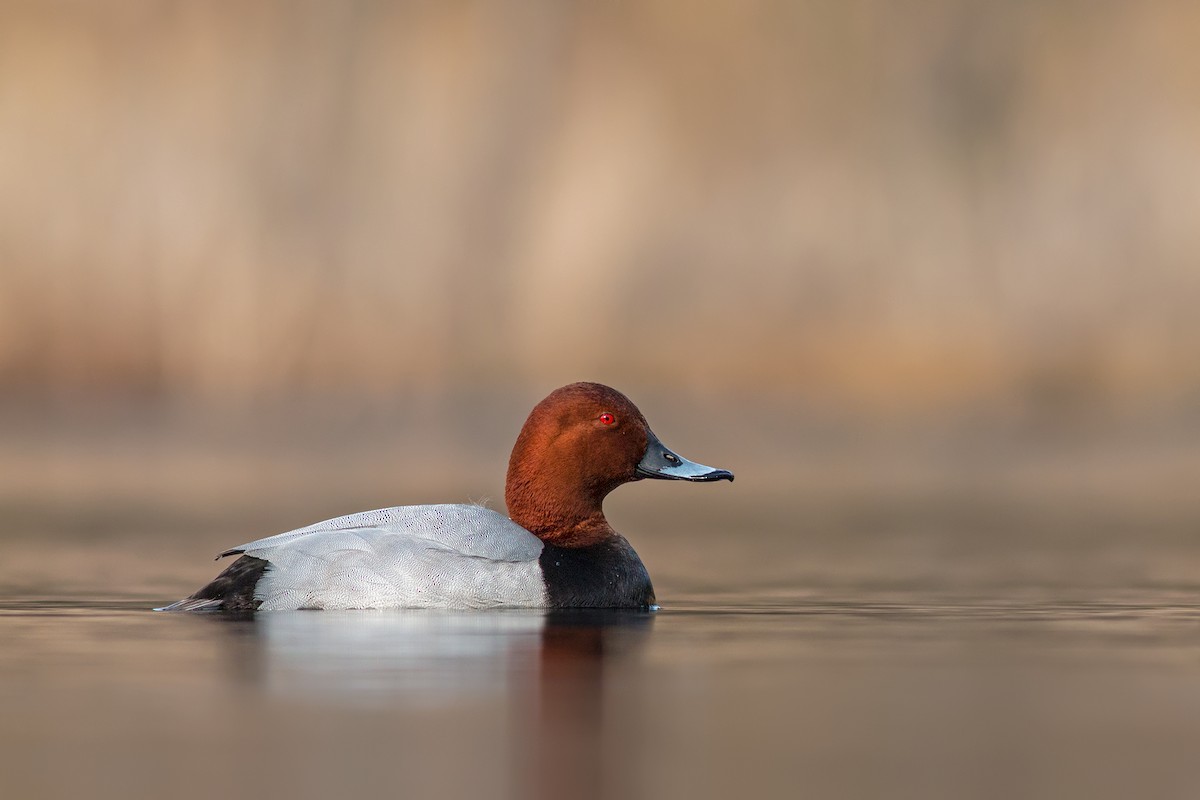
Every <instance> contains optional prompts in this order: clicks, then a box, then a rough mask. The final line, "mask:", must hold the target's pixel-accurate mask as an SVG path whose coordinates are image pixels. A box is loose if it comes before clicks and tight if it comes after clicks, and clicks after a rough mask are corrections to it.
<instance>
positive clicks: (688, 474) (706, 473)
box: [637, 432, 733, 481]
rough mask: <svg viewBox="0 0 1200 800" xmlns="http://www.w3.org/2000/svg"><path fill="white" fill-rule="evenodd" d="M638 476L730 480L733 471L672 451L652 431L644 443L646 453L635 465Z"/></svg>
mask: <svg viewBox="0 0 1200 800" xmlns="http://www.w3.org/2000/svg"><path fill="white" fill-rule="evenodd" d="M637 476H638V477H639V478H657V479H659V480H669V481H732V480H733V473H732V472H730V471H729V470H727V469H717V468H716V467H706V466H704V465H703V464H697V463H696V462H695V461H688V460H687V459H686V458H684V457H683V456H680V455H677V454H676V453H674V452H672V451H671V449H670V448H668V447H667V446H666V445H665V444H663V443H662V442H661V441H659V439H658V437H657V436H655V435H654V433H653V432H651V433H650V441H649V443H647V445H646V454H645V455H644V456H642V460H641V461H640V462H638V465H637Z"/></svg>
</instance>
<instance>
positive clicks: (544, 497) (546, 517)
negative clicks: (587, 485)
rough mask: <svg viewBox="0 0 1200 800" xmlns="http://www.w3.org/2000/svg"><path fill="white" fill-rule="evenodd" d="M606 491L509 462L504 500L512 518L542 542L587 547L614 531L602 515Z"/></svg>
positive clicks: (562, 545) (611, 535) (614, 534)
mask: <svg viewBox="0 0 1200 800" xmlns="http://www.w3.org/2000/svg"><path fill="white" fill-rule="evenodd" d="M607 494H608V492H607V491H595V492H590V491H587V490H586V489H582V488H581V487H578V486H574V485H572V484H571V483H570V482H564V481H562V480H561V479H560V480H555V475H554V474H553V473H552V472H551V473H546V472H540V471H537V470H529V469H522V468H521V466H520V465H512V464H510V466H509V470H508V481H507V485H506V487H505V490H504V502H505V505H507V506H508V516H509V517H510V518H511V519H512V521H513V522H515V523H517V524H518V525H520V526H521V527H522V528H524V529H525V530H527V531H529V532H530V533H532V534H534V535H535V536H537V537H538V538H539V539H541V540H542V541H544V542H548V543H550V544H554V545H557V546H559V547H587V546H589V545H594V544H599V543H600V542H604V541H607V540H609V539H612V538H613V537H615V536H616V535H617V534H616V532H615V531H614V530H613V529H612V526H611V525H609V524H608V520H607V519H605V518H604V509H603V507H602V503H603V501H604V496H605V495H607Z"/></svg>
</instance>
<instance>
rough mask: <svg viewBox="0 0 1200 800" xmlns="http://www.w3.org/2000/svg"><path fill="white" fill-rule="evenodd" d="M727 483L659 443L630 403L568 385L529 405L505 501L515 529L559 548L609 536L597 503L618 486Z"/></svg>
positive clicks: (599, 388)
mask: <svg viewBox="0 0 1200 800" xmlns="http://www.w3.org/2000/svg"><path fill="white" fill-rule="evenodd" d="M643 478H657V479H662V480H684V481H720V480H729V481H732V480H733V473H732V472H729V471H728V470H724V469H716V468H714V467H706V466H704V465H703V464H697V463H695V462H693V461H688V460H687V459H686V458H683V457H682V456H680V455H678V454H676V453H674V452H672V451H671V450H670V449H669V448H667V447H666V446H665V445H664V444H663V443H662V441H660V440H659V438H658V437H657V436H655V435H654V432H653V431H651V430H650V426H649V425H648V424H647V423H646V418H645V417H644V416H642V412H641V411H639V410H638V408H637V406H635V405H634V404H633V403H632V402H631V401H630V400H629V398H628V397H626V396H625V395H623V394H621V393H620V392H618V391H617V390H616V389H613V388H611V387H609V386H605V385H603V384H600V383H572V384H570V385H568V386H564V387H562V388H561V389H556V390H554V391H553V392H551V393H550V395H549V396H547V397H546V399H545V400H542V402H540V403H538V404H537V405H536V406H534V409H533V411H531V412H530V414H529V418H528V419H527V420H526V421H525V425H524V427H523V428H521V433H520V435H519V436H518V437H517V443H516V445H514V446H513V451H512V456H511V458H510V459H509V462H508V478H507V481H506V485H505V491H504V500H505V503H506V505H507V506H508V513H509V516H510V517H511V518H512V520H513V521H514V522H516V523H517V524H519V525H521V526H522V527H524V528H525V529H526V530H529V531H531V532H533V533H534V534H536V535H537V536H539V537H541V538H542V539H543V540H544V541H547V542H552V543H553V544H556V545H558V546H560V547H583V546H586V545H590V544H595V543H598V542H600V541H603V540H604V539H605V538H607V537H609V536H613V535H615V534H614V532H613V530H612V528H611V527H610V526H609V524H608V522H607V521H606V520H605V518H604V512H603V510H602V504H603V501H604V498H605V497H606V496H607V495H608V493H609V492H611V491H612V490H613V489H615V488H617V487H618V486H620V485H621V484H623V483H629V482H631V481H636V480H641V479H643Z"/></svg>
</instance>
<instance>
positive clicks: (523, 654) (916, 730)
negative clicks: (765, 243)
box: [0, 405, 1200, 800]
mask: <svg viewBox="0 0 1200 800" xmlns="http://www.w3.org/2000/svg"><path fill="white" fill-rule="evenodd" d="M471 408H472V409H474V407H471ZM481 408H482V411H481V414H482V415H483V416H482V417H481V419H483V421H476V422H472V420H474V419H475V417H474V416H472V415H471V414H466V415H464V417H463V420H462V421H461V424H459V423H455V424H452V425H451V424H447V425H446V426H445V427H444V428H438V429H436V430H433V432H431V433H430V432H423V428H422V427H421V426H420V425H417V426H416V427H414V428H413V429H411V430H410V429H407V428H406V429H404V430H397V431H395V432H392V433H389V434H388V435H389V436H390V437H391V438H388V439H385V440H381V441H377V438H378V437H377V432H378V430H379V429H378V428H372V427H371V426H369V425H365V426H364V427H363V430H362V433H361V436H360V435H359V434H354V431H352V430H351V431H347V430H344V429H336V430H335V433H336V435H331V434H329V433H328V425H327V424H324V423H322V424H315V423H314V424H306V425H299V424H295V425H292V424H288V425H283V424H282V423H281V424H280V426H279V427H278V428H271V427H270V426H267V427H266V428H264V429H262V430H260V429H259V428H254V427H248V428H245V429H239V428H236V427H233V428H230V427H229V426H225V425H215V424H213V425H212V426H211V427H201V428H200V429H198V430H196V431H194V432H192V433H188V429H187V428H186V427H184V428H180V427H179V426H178V425H176V424H175V422H172V421H171V420H170V419H168V420H167V421H166V422H163V423H162V426H163V428H162V430H159V429H156V428H154V427H153V425H154V424H155V423H154V420H155V419H156V417H155V416H154V415H136V416H137V423H136V424H134V423H132V422H129V423H128V424H124V425H122V424H116V423H114V424H107V423H106V424H103V425H95V426H92V427H88V426H83V427H82V428H80V429H79V430H75V429H72V428H69V427H67V428H63V426H61V425H59V424H57V423H55V424H54V425H51V424H50V422H46V423H45V424H44V426H43V428H40V429H39V428H37V426H31V425H25V426H23V427H22V426H10V429H8V430H6V435H8V434H9V433H10V432H11V433H12V436H11V437H10V438H8V439H6V443H5V444H6V446H5V448H0V478H2V480H0V520H3V521H4V522H3V525H0V798H3V799H4V800H7V798H79V797H88V798H100V799H101V800H104V799H106V798H122V799H124V798H141V797H146V798H162V797H170V798H192V797H195V798H212V797H214V796H220V797H231V798H234V797H255V798H261V797H295V798H308V797H330V796H335V797H349V796H363V797H365V796H388V797H393V796H400V797H414V798H458V797H475V798H515V799H523V798H554V799H555V800H558V799H559V798H584V799H585V800H587V799H588V798H598V799H599V798H659V799H661V800H672V799H673V798H687V800H702V799H703V798H722V800H724V798H730V797H734V798H796V797H814V798H839V799H841V798H849V799H850V800H855V799H856V798H880V797H887V798H914V799H915V798H920V799H921V800H937V799H940V798H947V799H952V800H962V799H964V798H967V799H970V798H984V799H985V800H990V799H991V798H995V800H1009V799H1010V798H1048V799H1049V798H1053V799H1054V800H1064V799H1067V800H1070V799H1071V798H1088V799H1089V800H1092V799H1093V798H1101V799H1102V800H1103V799H1104V798H1130V797H1137V798H1195V797H1200V759H1197V758H1196V752H1197V745H1198V744H1200V577H1198V576H1200V547H1198V546H1197V539H1196V531H1197V530H1200V504H1198V503H1197V501H1196V500H1195V492H1194V487H1193V486H1192V484H1193V483H1194V476H1195V475H1196V474H1197V472H1196V470H1197V469H1198V468H1200V458H1198V457H1197V454H1200V437H1198V436H1197V435H1196V434H1195V433H1191V434H1189V435H1188V436H1183V435H1177V432H1172V431H1165V432H1164V433H1163V435H1162V436H1161V437H1160V438H1161V441H1159V440H1155V441H1153V442H1150V443H1149V444H1144V445H1137V446H1135V444H1136V442H1133V443H1131V441H1126V440H1125V439H1121V438H1119V437H1118V438H1116V439H1114V440H1113V441H1112V442H1110V443H1108V444H1104V443H1103V442H1102V443H1100V444H1095V443H1092V442H1090V441H1085V440H1080V441H1079V442H1078V443H1076V444H1071V443H1070V442H1066V443H1064V442H1062V441H1049V440H1047V437H1046V436H1043V435H1040V434H1039V435H1037V436H1032V437H1031V438H1030V440H1029V441H1016V440H1014V439H1013V437H1008V436H999V435H997V436H993V437H992V438H987V437H984V438H981V439H976V438H967V439H965V440H963V441H961V442H958V441H957V440H953V439H949V438H947V439H938V438H937V437H936V436H934V435H932V434H930V435H929V436H925V435H921V436H917V435H915V434H914V435H913V436H910V437H907V438H904V439H903V440H901V441H899V443H898V444H895V446H893V445H891V444H887V445H886V446H884V445H878V446H876V445H873V444H871V443H870V442H867V443H865V444H862V445H861V446H860V445H859V444H858V443H857V439H853V440H851V441H849V442H843V441H831V442H824V440H822V439H820V438H819V437H807V438H805V437H804V436H801V435H800V434H796V433H794V432H793V433H789V431H793V428H792V427H789V425H788V424H785V422H786V420H783V421H781V420H779V419H775V418H772V417H770V416H769V415H765V414H764V415H763V419H764V420H765V421H764V422H763V423H762V425H761V429H758V428H748V427H737V428H736V429H729V430H727V429H726V427H720V426H718V427H713V426H711V425H709V424H707V423H706V420H708V419H709V418H708V417H703V419H702V420H701V422H702V423H705V424H697V425H695V426H693V427H691V428H689V427H688V426H686V425H680V426H679V427H680V430H677V431H676V430H672V431H671V432H670V433H669V439H668V442H669V443H670V444H672V445H673V446H676V447H679V448H680V449H681V451H682V452H684V453H685V454H686V455H688V456H694V457H696V458H698V459H700V460H701V461H704V462H705V463H714V464H720V465H722V466H729V467H731V468H733V469H734V470H735V472H737V475H738V480H737V482H736V483H735V484H722V485H720V486H718V487H713V486H703V487H697V486H685V485H680V484H673V483H657V482H655V483H653V484H651V483H650V482H647V483H646V484H641V485H637V486H631V487H625V488H622V489H621V490H619V491H618V492H616V493H614V495H613V496H612V497H611V498H610V499H609V500H608V501H607V503H606V511H607V513H608V515H609V519H610V520H611V521H612V522H613V524H614V525H615V527H616V528H617V529H618V530H621V531H622V532H624V533H626V535H628V536H629V538H630V540H631V542H632V543H633V544H634V546H635V547H636V548H637V550H638V552H639V553H640V554H641V556H642V558H643V560H644V561H645V563H646V564H647V566H648V568H649V570H650V573H651V575H652V577H653V579H654V582H655V587H656V589H657V591H658V597H659V599H660V602H661V603H662V609H661V610H660V611H658V612H657V613H653V614H645V613H590V614H543V613H539V612H524V611H509V612H494V613H493V612H474V613H469V614H463V613H443V612H436V611H422V612H352V613H332V612H295V613H278V614H264V615H259V616H258V617H255V618H249V619H226V618H223V617H214V616H196V615H181V614H162V613H154V612H152V611H150V609H151V608H152V607H154V606H159V605H162V604H164V603H166V602H170V601H173V600H176V599H179V598H180V597H182V596H184V595H186V594H187V593H189V592H190V591H192V590H193V589H195V588H197V587H198V586H200V585H201V584H203V583H204V582H206V581H207V580H208V579H209V578H211V577H212V576H213V575H214V574H215V573H216V571H217V570H218V569H220V566H221V565H219V564H215V563H213V562H212V561H211V558H212V556H213V555H215V554H216V553H218V552H220V551H222V550H223V549H225V548H227V547H229V546H231V545H234V544H237V543H239V542H243V541H247V540H249V539H253V538H257V537H259V536H264V535H268V534H271V533H275V532H278V531H280V530H286V529H288V528H290V527H296V526H298V525H302V524H305V523H308V522H312V521H314V520H318V519H323V518H327V517H331V516H335V515H336V514H340V513H346V512H349V511H354V510H360V509H364V508H376V507H380V506H382V505H387V504H390V503H404V502H454V501H461V500H464V499H478V498H479V497H481V496H485V495H486V496H491V497H493V498H497V497H500V496H502V488H503V487H502V486H501V485H500V482H501V481H502V480H503V475H504V463H505V458H506V457H507V448H508V447H509V446H510V441H509V435H508V434H507V433H506V434H505V435H503V436H501V435H500V434H499V433H496V432H497V431H506V430H508V428H506V427H505V424H508V425H509V427H511V420H509V421H508V422H507V423H505V424H501V422H502V421H497V420H494V419H488V418H487V416H486V413H484V412H488V410H489V409H491V406H488V405H484V406H482V407H481ZM475 410H479V409H475ZM524 410H525V409H524V407H523V406H522V407H521V408H518V409H516V410H515V411H514V412H513V414H512V415H510V416H513V417H514V418H517V419H518V421H519V414H518V412H519V413H520V414H523V413H524ZM491 413H495V412H494V411H493V412H491ZM702 416H703V415H702ZM750 418H751V419H758V416H757V415H755V416H752V417H750ZM397 419H398V420H400V421H404V420H423V419H424V417H422V416H421V415H418V414H415V413H414V414H409V415H404V414H400V415H398V416H397ZM788 419H790V417H788ZM146 420H149V421H146ZM51 422H53V420H51ZM118 422H120V421H119V420H118ZM318 422H321V421H320V420H318ZM472 424H474V425H475V428H472V427H471V425H472ZM675 424H676V425H679V423H678V422H676V423H675ZM81 425H82V423H81ZM147 426H149V427H147ZM941 427H942V426H938V430H941ZM476 429H478V430H476ZM264 430H265V432H263V431H264ZM388 430H390V428H389V429H388ZM1189 430H1190V429H1189ZM309 431H313V432H315V433H311V434H306V432H309ZM755 431H757V433H756V432H755ZM483 432H490V433H489V435H491V436H492V438H487V437H486V436H483V435H482V433H483ZM659 432H660V433H663V434H664V435H667V431H665V430H664V431H659ZM306 435H310V436H314V437H316V438H315V439H314V440H313V441H312V442H309V443H308V444H304V441H305V440H304V437H305V436H306ZM255 436H258V437H259V439H255ZM356 436H358V437H359V438H355V437H356ZM722 436H724V437H725V438H724V439H722V438H721V437H722ZM263 437H266V438H265V439H264V438H263ZM272 437H273V438H272ZM343 440H345V441H343ZM480 442H483V444H480ZM47 443H49V444H47ZM485 445H486V446H485ZM364 454H365V457H364ZM730 454H732V455H730ZM494 505H498V503H494Z"/></svg>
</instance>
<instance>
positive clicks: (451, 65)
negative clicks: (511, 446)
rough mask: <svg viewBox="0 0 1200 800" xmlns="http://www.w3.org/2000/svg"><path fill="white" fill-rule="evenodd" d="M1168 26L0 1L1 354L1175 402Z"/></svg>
mask: <svg viewBox="0 0 1200 800" xmlns="http://www.w3.org/2000/svg"><path fill="white" fill-rule="evenodd" d="M1197 41H1200V7H1198V6H1195V5H1192V4H1186V3H1175V2H1145V3H1136V4H1134V3H1080V2H1072V1H1070V0H1058V1H1056V2H1042V3H992V2H983V0H974V1H972V2H950V0H945V2H929V3H922V4H918V5H916V6H913V5H910V4H896V3H890V2H848V3H843V2H807V3H786V2H779V3H752V4H744V3H730V4H702V5H696V4H691V3H682V2H680V3H665V2H658V3H647V4H641V3H594V4H561V3H545V4H486V3H485V4H469V3H467V4H464V3H412V4H383V3H338V4H332V3H307V4H298V3H290V2H288V3H284V2H263V3H255V4H229V3H190V2H178V3H163V2H129V3H122V4H119V5H111V4H110V5H106V6H104V7H101V6H96V5H94V4H90V3H83V2H79V3H73V2H52V3H33V2H28V3H26V2H6V3H4V4H3V5H2V6H0V264H2V269H0V380H2V381H3V383H4V385H6V386H8V387H10V388H17V389H22V390H25V391H32V392H35V393H40V392H44V391H50V392H54V391H77V390H80V389H83V390H91V389H96V388H105V389H115V390H119V391H124V390H132V391H137V392H148V393H152V394H163V395H167V396H176V395H187V396H197V397H207V398H211V399H217V398H222V399H232V400H234V401H238V400H240V399H246V398H252V397H257V396H261V395H264V394H265V395H270V394H274V393H277V392H292V391H297V390H303V391H315V392H324V391H329V390H334V391H347V392H366V393H377V392H387V391H390V390H394V389H396V388H397V387H402V386H405V385H409V384H421V385H426V386H428V385H433V386H437V385H458V384H465V383H474V382H480V381H482V382H501V383H507V382H514V381H520V380H534V379H535V380H537V381H539V382H542V383H547V382H550V383H553V382H558V380H559V379H560V378H561V379H574V378H576V377H583V376H616V377H620V378H627V379H628V378H633V379H637V380H640V381H649V380H658V381H662V382H664V383H673V384H678V385H688V386H704V387H731V386H741V385H748V386H753V387H761V388H763V389H764V390H785V391H789V392H790V391H801V392H803V393H806V394H808V395H811V396H813V397H815V398H818V399H821V398H824V399H830V400H833V401H837V402H857V403H863V404H867V405H869V406H894V405H899V406H902V407H903V406H906V405H907V406H914V405H915V406H918V407H925V406H930V405H933V406H940V405H943V404H947V403H949V404H951V405H955V404H957V405H970V404H972V403H977V402H979V401H980V398H986V397H995V396H1016V397H1025V398H1033V399H1034V401H1036V402H1051V403H1054V402H1060V401H1065V402H1067V403H1068V404H1075V403H1078V402H1083V403H1090V402H1093V401H1098V402H1109V401H1112V400H1120V401H1131V402H1138V403H1142V402H1149V403H1161V402H1164V401H1167V402H1177V401H1179V400H1180V398H1186V397H1187V396H1188V395H1189V393H1194V392H1195V390H1196V389H1197V387H1198V386H1200V359H1197V358H1195V355H1194V354H1195V352H1196V351H1197V348H1198V347H1200V315H1198V314H1197V313H1196V311H1195V306H1196V298H1197V297H1198V296H1200V263H1198V262H1200V224H1198V223H1200V144H1198V142H1200V103H1197V102H1196V98H1197V97H1198V96H1200V55H1197V52H1198V51H1197V49H1196V46H1195V44H1196V42H1197ZM1192 396H1194V394H1193V395H1192Z"/></svg>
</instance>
